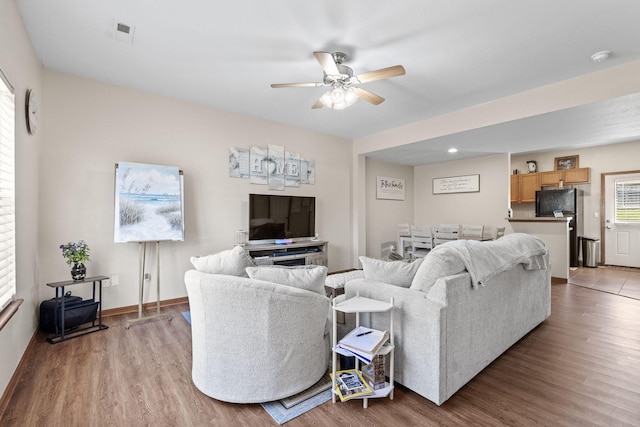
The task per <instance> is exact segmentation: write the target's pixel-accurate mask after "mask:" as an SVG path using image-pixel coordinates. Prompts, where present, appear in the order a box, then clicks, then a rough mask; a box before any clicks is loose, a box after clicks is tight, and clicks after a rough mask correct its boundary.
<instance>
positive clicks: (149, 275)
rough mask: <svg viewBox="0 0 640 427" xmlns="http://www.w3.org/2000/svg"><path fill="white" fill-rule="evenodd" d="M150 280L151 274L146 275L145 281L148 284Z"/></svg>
mask: <svg viewBox="0 0 640 427" xmlns="http://www.w3.org/2000/svg"><path fill="white" fill-rule="evenodd" d="M149 280H151V273H144V281H145V282H148V281H149Z"/></svg>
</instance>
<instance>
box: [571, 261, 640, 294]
mask: <svg viewBox="0 0 640 427" xmlns="http://www.w3.org/2000/svg"><path fill="white" fill-rule="evenodd" d="M569 283H570V284H572V285H577V286H582V287H585V288H591V289H596V290H598V291H603V292H609V293H611V294H616V295H621V296H625V297H628V298H635V299H640V269H638V268H626V267H613V266H606V267H604V266H602V267H598V268H588V267H587V268H585V267H578V268H577V269H575V270H571V271H570V272H569Z"/></svg>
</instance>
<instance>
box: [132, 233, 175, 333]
mask: <svg viewBox="0 0 640 427" xmlns="http://www.w3.org/2000/svg"><path fill="white" fill-rule="evenodd" d="M147 243H149V242H138V244H139V245H140V301H139V302H138V318H137V319H129V320H127V322H126V326H125V329H129V328H130V327H131V326H133V325H137V324H139V323H142V322H148V321H151V320H156V319H164V318H166V319H167V320H169V321H171V319H173V316H172V315H171V314H169V313H165V314H162V313H160V242H159V241H156V284H157V291H156V295H157V300H156V314H154V315H150V316H144V315H143V313H142V306H143V300H144V272H145V266H146V255H147Z"/></svg>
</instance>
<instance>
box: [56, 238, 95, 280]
mask: <svg viewBox="0 0 640 427" xmlns="http://www.w3.org/2000/svg"><path fill="white" fill-rule="evenodd" d="M60 249H61V250H62V256H63V257H64V258H65V259H66V260H67V264H69V265H73V267H71V277H72V278H73V280H82V279H84V277H85V276H86V274H87V268H86V267H85V265H84V263H85V262H87V261H89V245H87V243H86V242H85V241H84V240H80V241H79V242H78V243H74V242H68V243H66V244H62V245H60Z"/></svg>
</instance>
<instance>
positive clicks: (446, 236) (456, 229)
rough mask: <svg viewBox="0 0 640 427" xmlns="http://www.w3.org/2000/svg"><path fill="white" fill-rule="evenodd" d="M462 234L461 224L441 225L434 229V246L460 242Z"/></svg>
mask: <svg viewBox="0 0 640 427" xmlns="http://www.w3.org/2000/svg"><path fill="white" fill-rule="evenodd" d="M459 234H460V225H459V224H440V225H437V226H435V227H434V229H433V244H434V246H438V245H441V244H443V243H447V242H450V241H452V240H458V236H459Z"/></svg>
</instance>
